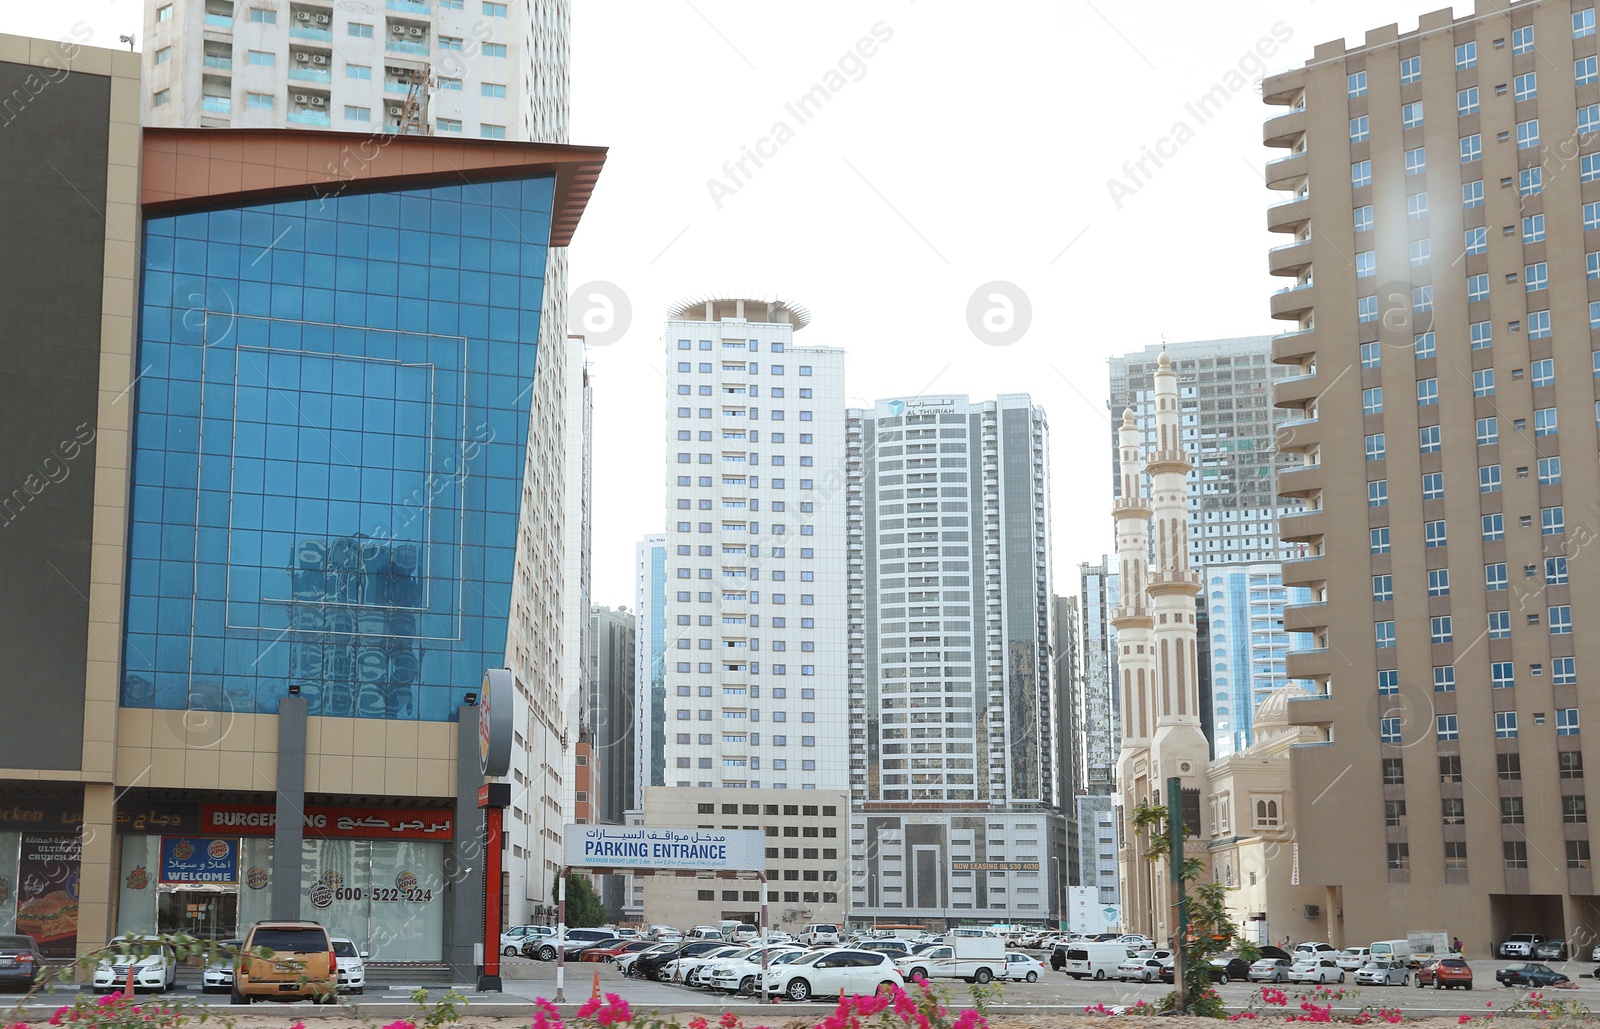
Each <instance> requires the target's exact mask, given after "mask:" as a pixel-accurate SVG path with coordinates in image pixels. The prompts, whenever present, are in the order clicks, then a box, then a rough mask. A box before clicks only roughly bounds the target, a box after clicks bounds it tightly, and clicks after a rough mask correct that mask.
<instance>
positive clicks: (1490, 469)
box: [1478, 464, 1500, 493]
mask: <svg viewBox="0 0 1600 1029" xmlns="http://www.w3.org/2000/svg"><path fill="white" fill-rule="evenodd" d="M1478 492H1479V493H1499V492H1500V466H1499V465H1497V464H1483V465H1479V466H1478Z"/></svg>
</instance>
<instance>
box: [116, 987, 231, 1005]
mask: <svg viewBox="0 0 1600 1029" xmlns="http://www.w3.org/2000/svg"><path fill="white" fill-rule="evenodd" d="M95 992H96V993H99V992H100V991H99V990H96V991H95ZM228 993H229V996H228V1003H230V1004H248V1003H250V998H249V997H246V996H245V995H244V994H242V993H240V992H239V987H237V986H235V987H234V988H233V989H232V990H229V991H228Z"/></svg>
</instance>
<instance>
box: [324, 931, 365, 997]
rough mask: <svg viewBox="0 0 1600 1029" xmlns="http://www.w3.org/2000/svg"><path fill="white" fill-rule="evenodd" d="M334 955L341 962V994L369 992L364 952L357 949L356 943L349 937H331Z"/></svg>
mask: <svg viewBox="0 0 1600 1029" xmlns="http://www.w3.org/2000/svg"><path fill="white" fill-rule="evenodd" d="M329 939H330V940H332V941H333V954H334V957H335V958H337V959H338V962H339V992H340V993H365V992H367V966H366V963H365V960H364V959H365V958H366V957H367V956H368V955H367V952H366V951H364V950H357V949H356V941H355V940H352V939H351V938H350V937H348V936H331V937H329Z"/></svg>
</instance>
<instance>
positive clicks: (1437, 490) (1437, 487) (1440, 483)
mask: <svg viewBox="0 0 1600 1029" xmlns="http://www.w3.org/2000/svg"><path fill="white" fill-rule="evenodd" d="M1422 499H1423V500H1442V499H1444V473H1443V472H1423V473H1422Z"/></svg>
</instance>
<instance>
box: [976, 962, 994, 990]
mask: <svg viewBox="0 0 1600 1029" xmlns="http://www.w3.org/2000/svg"><path fill="white" fill-rule="evenodd" d="M972 977H973V978H974V979H976V980H977V981H978V985H979V986H984V985H987V984H988V982H989V980H991V979H993V978H994V973H993V972H991V971H989V968H988V966H987V965H985V966H983V967H981V968H979V969H978V970H977V972H975V973H973V976H972Z"/></svg>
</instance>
